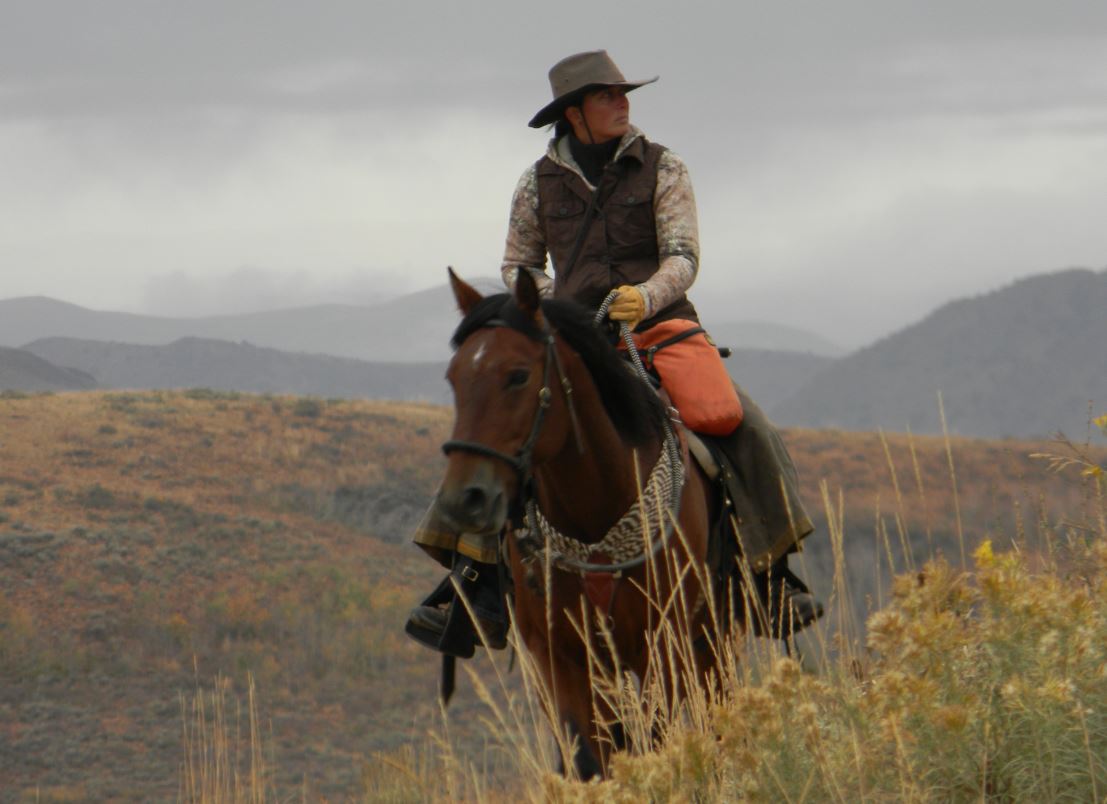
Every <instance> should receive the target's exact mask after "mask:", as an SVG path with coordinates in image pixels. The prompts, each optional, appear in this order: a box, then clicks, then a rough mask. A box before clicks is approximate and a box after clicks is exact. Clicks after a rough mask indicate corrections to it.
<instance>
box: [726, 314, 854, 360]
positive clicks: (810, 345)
mask: <svg viewBox="0 0 1107 804" xmlns="http://www.w3.org/2000/svg"><path fill="white" fill-rule="evenodd" d="M704 326H706V327H707V331H708V332H710V333H711V337H712V338H713V339H714V340H715V342H716V343H718V344H719V346H729V347H731V348H732V349H751V350H769V351H774V352H807V353H810V354H813V355H823V356H825V357H841V356H842V355H844V354H845V353H846V350H845V349H843V348H842V347H841V346H839V345H838V344H836V343H832V342H831V341H829V340H827V339H826V338H824V337H823V336H822V335H818V334H816V333H814V332H811V331H809V330H806V329H800V328H799V327H790V326H787V325H786V324H774V323H772V322H769V321H730V322H724V323H715V322H712V321H710V320H708V319H704Z"/></svg>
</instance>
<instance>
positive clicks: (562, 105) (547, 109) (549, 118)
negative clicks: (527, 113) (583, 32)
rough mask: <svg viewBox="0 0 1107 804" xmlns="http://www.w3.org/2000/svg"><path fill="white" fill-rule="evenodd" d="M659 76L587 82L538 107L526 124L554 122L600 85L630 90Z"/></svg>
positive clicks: (642, 85) (533, 126) (534, 126)
mask: <svg viewBox="0 0 1107 804" xmlns="http://www.w3.org/2000/svg"><path fill="white" fill-rule="evenodd" d="M660 77H661V76H659V75H655V76H654V77H653V78H650V79H647V80H646V81H619V82H618V83H614V84H587V85H586V86H583V87H580V88H579V89H574V90H573V91H572V92H566V93H565V94H564V95H562V96H561V97H560V98H554V99H553V100H552V101H550V102H549V103H547V104H546V105H545V106H543V107H542V108H541V109H539V111H538V114H536V115H535V116H534V117H532V118H531V119H530V122H529V123H527V125H528V126H530V127H531V128H542V126H548V125H550V124H551V123H556V122H557V121H558V120H560V119H561V115H562V113H563V112H564V111H565V110H566V109H568V108H569V107H570V106H576V105H577V101H579V100H580V99H581V98H582V97H583V96H584V94H585V93H586V92H591V91H592V90H594V89H599V88H601V87H622V88H623V89H625V90H626V91H627V92H631V91H633V90H635V89H638V87H644V86H645V85H646V84H652V83H653V82H654V81H656V80H657V79H658V78H660Z"/></svg>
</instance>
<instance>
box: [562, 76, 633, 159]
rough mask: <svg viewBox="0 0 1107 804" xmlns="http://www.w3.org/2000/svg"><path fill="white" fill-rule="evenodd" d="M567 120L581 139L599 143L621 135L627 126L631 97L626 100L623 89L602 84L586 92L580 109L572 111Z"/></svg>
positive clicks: (624, 132) (626, 129)
mask: <svg viewBox="0 0 1107 804" xmlns="http://www.w3.org/2000/svg"><path fill="white" fill-rule="evenodd" d="M572 111H574V110H572V109H570V112H572ZM585 121H587V123H588V125H587V127H585V125H584V122H585ZM569 122H570V123H572V125H573V131H574V133H575V134H576V135H577V139H578V140H580V141H581V142H590V141H591V142H593V143H595V144H597V145H598V144H599V143H601V142H608V141H609V140H615V139H619V138H621V137H622V136H623V135H624V134H626V133H627V131H628V130H629V129H630V101H629V100H627V93H626V90H625V89H623V88H622V87H601V88H600V89H597V90H593V91H592V92H589V93H588V94H586V95H585V96H584V100H583V101H582V102H581V104H580V112H579V113H578V114H576V115H572V116H571V117H570V118H569ZM589 132H591V135H592V138H591V140H589V137H588V134H589Z"/></svg>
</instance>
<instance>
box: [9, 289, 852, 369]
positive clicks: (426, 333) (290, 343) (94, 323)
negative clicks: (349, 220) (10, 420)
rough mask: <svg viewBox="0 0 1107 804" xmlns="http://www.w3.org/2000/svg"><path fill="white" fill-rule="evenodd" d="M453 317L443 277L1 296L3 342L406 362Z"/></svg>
mask: <svg viewBox="0 0 1107 804" xmlns="http://www.w3.org/2000/svg"><path fill="white" fill-rule="evenodd" d="M472 284H473V285H474V286H475V287H476V288H477V289H478V290H480V291H482V292H484V293H494V292H500V291H502V290H503V285H502V283H501V282H500V280H499V279H493V278H477V279H475V280H472ZM458 320H459V319H458V313H457V308H456V304H455V302H454V298H453V294H452V293H451V292H450V289H449V287H448V286H447V285H446V284H442V285H439V286H438V287H434V288H430V289H429V290H423V291H419V292H418V293H410V294H408V295H406V296H401V297H399V298H397V299H392V300H391V301H388V302H386V303H382V304H377V305H373V306H365V307H358V306H353V305H341V304H328V305H317V306H311V307H299V308H293V309H288V310H273V311H267V312H259V313H245V314H241V315H221V316H210V317H206V318H165V317H159V316H149V315H136V314H133V313H117V312H107V311H101V310H89V309H86V308H84V307H78V306H77V305H75V304H68V303H66V302H61V301H56V300H54V299H48V298H44V297H27V298H19V299H7V300H3V301H0V345H6V346H22V345H23V344H25V343H29V342H30V341H35V340H40V339H43V338H78V339H81V340H93V341H115V342H118V343H131V344H140V345H148V346H153V345H165V344H167V343H171V342H173V341H176V340H178V339H180V338H188V337H194V338H210V339H214V340H221V341H233V342H239V341H246V342H248V343H252V344H255V345H257V346H267V347H270V348H273V349H281V350H283V351H287V352H304V353H309V354H328V355H336V356H339V357H353V358H358V359H361V360H368V361H371V362H374V363H376V362H395V363H411V362H425V361H434V360H447V359H449V356H450V348H449V338H450V335H451V333H452V332H453V331H454V328H455V327H456V326H457V323H458ZM710 330H711V332H712V334H713V335H714V336H715V337H716V340H717V341H718V342H719V343H720V344H722V345H727V346H733V347H735V348H754V349H781V350H788V351H797V352H811V353H813V354H824V355H838V354H841V352H842V350H841V349H840V348H838V347H837V346H835V345H834V344H831V343H829V342H828V341H826V340H825V339H823V338H821V337H819V336H818V335H815V334H813V333H810V332H806V331H804V330H800V329H796V328H793V327H786V326H781V325H776V324H768V323H759V322H745V323H723V324H718V325H710Z"/></svg>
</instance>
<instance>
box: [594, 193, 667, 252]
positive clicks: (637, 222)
mask: <svg viewBox="0 0 1107 804" xmlns="http://www.w3.org/2000/svg"><path fill="white" fill-rule="evenodd" d="M604 211H605V213H606V216H607V237H608V241H609V242H610V244H611V245H612V246H614V247H617V248H628V247H632V246H638V245H640V244H642V243H643V242H645V241H649V242H650V243H652V244H653V246H652V249H650V251H653V252H656V249H657V246H656V241H657V227H656V226H655V225H654V220H653V196H652V195H648V196H641V195H635V194H633V193H628V192H626V191H623V192H619V193H616V194H615V195H614V196H613V197H612V198H611V200H609V201H608V202H607V208H606V209H605V210H604ZM647 253H649V252H647Z"/></svg>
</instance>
